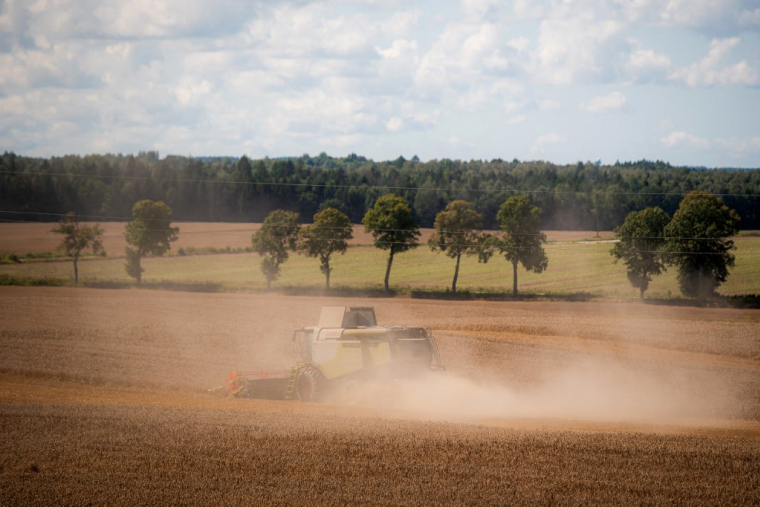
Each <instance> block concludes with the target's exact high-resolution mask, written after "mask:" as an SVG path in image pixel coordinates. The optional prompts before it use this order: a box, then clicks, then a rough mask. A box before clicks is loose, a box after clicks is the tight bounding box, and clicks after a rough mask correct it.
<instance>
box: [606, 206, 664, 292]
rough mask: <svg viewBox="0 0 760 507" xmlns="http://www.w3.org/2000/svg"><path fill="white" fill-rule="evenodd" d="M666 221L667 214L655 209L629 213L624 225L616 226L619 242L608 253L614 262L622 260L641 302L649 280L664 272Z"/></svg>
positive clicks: (660, 209)
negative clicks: (613, 258)
mask: <svg viewBox="0 0 760 507" xmlns="http://www.w3.org/2000/svg"><path fill="white" fill-rule="evenodd" d="M669 221H670V217H669V216H668V214H667V213H665V212H664V211H663V210H662V208H659V207H656V206H655V207H648V208H644V209H643V210H641V211H632V212H630V213H629V214H628V216H627V217H625V221H624V222H623V224H622V225H621V226H619V227H615V237H616V238H617V239H618V242H617V243H615V246H613V247H612V250H610V254H611V255H612V256H613V257H615V262H617V261H623V263H624V264H625V266H626V271H627V273H628V281H630V282H631V285H633V286H634V287H636V288H638V289H639V297H640V298H641V299H644V292H646V290H647V289H648V288H649V282H651V281H652V277H653V276H656V275H659V274H661V273H662V272H663V271H666V266H665V258H664V252H663V247H664V246H665V227H666V226H667V225H668V222H669Z"/></svg>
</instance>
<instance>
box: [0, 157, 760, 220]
mask: <svg viewBox="0 0 760 507" xmlns="http://www.w3.org/2000/svg"><path fill="white" fill-rule="evenodd" d="M693 190H702V191H705V192H708V193H711V194H715V195H720V196H722V198H723V201H724V203H725V204H726V205H727V206H729V207H730V208H731V209H733V210H735V211H736V213H737V215H738V216H739V217H740V218H741V226H742V228H744V229H758V228H760V211H758V210H760V171H757V170H751V171H747V170H728V169H721V170H717V169H716V170H704V169H697V168H688V167H674V166H671V165H670V164H667V163H664V162H659V161H657V162H652V161H646V160H642V161H638V162H626V163H615V164H613V165H596V164H592V163H582V162H578V163H576V164H568V165H556V164H551V163H549V162H544V161H518V160H512V161H505V160H500V159H495V160H491V161H481V160H470V161H461V160H449V159H441V160H430V161H427V162H421V161H419V160H418V159H417V158H416V157H413V158H412V159H410V160H406V159H404V158H403V157H399V158H398V159H396V160H392V161H380V162H377V161H373V160H370V159H367V158H365V157H361V156H358V155H355V154H351V155H349V156H347V157H329V156H327V155H326V154H324V153H323V154H320V155H319V156H308V155H303V156H301V157H292V158H283V159H268V158H265V159H258V160H251V159H249V158H248V157H245V156H243V157H240V158H239V159H238V158H234V159H233V158H227V157H218V158H213V157H211V158H208V157H207V158H194V157H180V156H168V157H164V158H160V157H159V156H158V153H157V152H141V153H138V154H137V155H85V156H78V155H67V156H63V157H51V158H36V157H24V156H19V155H16V154H14V153H8V152H6V153H4V154H3V155H2V157H0V202H2V209H1V210H0V211H2V212H3V213H2V215H1V216H0V218H3V219H6V220H26V221H28V220H36V221H52V220H55V219H56V218H55V217H56V215H63V214H65V213H67V212H68V211H69V210H72V209H75V210H77V211H78V213H79V215H80V217H81V218H82V219H84V220H89V219H92V220H95V219H100V220H107V219H109V218H110V219H112V220H118V219H123V218H124V217H128V216H129V215H130V213H131V210H132V206H133V204H134V203H135V202H137V201H139V200H141V199H150V200H153V201H162V202H164V203H166V204H167V205H168V206H170V207H171V209H172V210H173V212H174V217H175V219H176V220H182V221H243V222H261V221H263V220H264V219H265V218H266V216H267V215H268V214H269V212H271V211H272V210H275V209H283V210H285V211H290V212H294V213H297V214H298V216H299V219H300V220H301V221H302V222H306V221H308V220H310V219H311V217H313V216H314V214H315V213H317V212H319V211H321V210H323V209H325V208H328V207H331V208H335V209H337V210H339V211H341V212H342V213H344V214H346V215H347V216H348V217H349V220H350V221H351V222H352V223H358V222H360V221H361V220H362V219H363V217H364V216H365V214H366V213H367V211H368V210H369V209H370V208H372V207H373V206H374V203H375V202H376V201H377V199H378V198H379V197H380V196H382V195H385V194H388V193H393V194H395V195H398V196H399V197H402V198H403V199H404V201H405V202H406V203H407V204H408V205H409V207H410V209H411V212H412V217H413V219H414V220H415V221H416V222H417V223H418V224H419V225H420V226H422V227H432V226H433V225H434V222H435V219H436V216H437V213H438V212H439V211H440V210H441V209H443V208H444V207H445V206H446V204H447V203H450V202H453V201H457V200H461V201H467V202H470V203H471V205H472V208H473V209H474V210H475V211H476V212H477V213H479V214H481V215H482V216H483V226H484V227H485V228H486V229H494V228H497V227H498V226H499V220H498V218H497V214H498V212H499V209H500V206H501V205H502V203H504V202H505V201H506V200H507V199H508V198H509V197H512V196H515V195H526V196H529V200H530V203H531V204H532V205H534V206H537V207H539V208H541V209H542V210H543V213H542V214H541V219H540V227H541V228H542V229H549V230H573V229H575V230H600V229H602V230H609V229H611V228H613V227H615V226H617V225H619V224H621V223H622V222H623V220H624V218H625V217H626V216H627V215H628V214H629V213H630V212H631V211H636V210H642V209H644V208H646V207H659V208H661V209H662V210H663V211H665V212H666V213H667V214H668V215H669V216H672V215H673V214H674V213H675V212H676V210H677V208H678V205H679V203H680V201H681V199H682V198H683V197H684V196H685V195H686V194H688V193H689V192H691V191H693ZM45 213H47V214H48V215H45ZM89 217H92V218H89Z"/></svg>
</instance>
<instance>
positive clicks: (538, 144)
mask: <svg viewBox="0 0 760 507" xmlns="http://www.w3.org/2000/svg"><path fill="white" fill-rule="evenodd" d="M566 141H567V140H566V139H565V138H564V137H562V136H561V135H559V134H557V133H556V132H549V133H548V134H543V135H540V136H538V137H537V138H536V140H535V141H534V142H533V146H531V148H530V151H532V152H533V153H540V152H542V151H543V149H544V148H545V147H547V146H552V145H557V144H563V143H565V142H566Z"/></svg>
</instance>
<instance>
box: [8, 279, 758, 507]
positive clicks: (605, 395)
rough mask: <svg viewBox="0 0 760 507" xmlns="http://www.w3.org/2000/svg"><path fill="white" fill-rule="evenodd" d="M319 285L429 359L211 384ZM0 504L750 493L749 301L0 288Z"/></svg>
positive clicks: (270, 338) (264, 359) (287, 349)
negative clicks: (276, 389) (329, 382)
mask: <svg viewBox="0 0 760 507" xmlns="http://www.w3.org/2000/svg"><path fill="white" fill-rule="evenodd" d="M323 304H373V305H374V306H375V307H376V310H377V313H378V318H379V320H380V323H385V324H404V325H420V326H428V327H430V328H432V329H433V330H434V332H435V334H436V336H437V338H438V341H439V345H440V347H441V351H442V355H443V358H444V361H445V363H446V364H447V367H448V373H447V374H446V376H445V377H442V378H434V379H429V380H425V381H422V382H421V383H420V384H418V385H409V386H403V388H402V391H401V392H399V391H397V390H395V388H394V389H393V390H390V391H389V390H388V388H387V387H386V386H368V393H369V394H368V395H367V396H366V397H364V398H361V399H359V400H356V401H354V402H352V403H350V404H347V403H341V402H340V400H336V401H333V402H330V403H325V404H305V403H301V402H284V401H265V400H241V399H231V398H227V397H224V396H220V395H213V394H208V393H207V392H206V390H207V389H208V388H212V387H216V386H218V385H221V384H222V383H223V380H224V378H225V376H226V373H227V371H229V370H230V369H256V368H285V367H288V366H289V365H290V364H291V363H292V361H293V358H294V355H293V351H292V350H291V343H290V340H289V337H290V331H291V330H292V329H295V328H298V327H301V326H303V325H311V324H313V323H314V322H316V320H317V317H318V314H319V309H320V307H321V306H322V305H323ZM0 344H2V347H3V351H4V352H3V354H2V355H0V433H1V434H2V439H1V440H0V504H2V505H16V504H29V503H33V504H51V503H57V504H83V503H89V502H92V503H96V504H110V505H134V504H198V503H215V504H229V503H236V504H304V503H314V504H329V505H335V504H395V505H403V504H408V505H431V504H452V503H453V504H536V503H539V504H541V503H546V504H548V503H559V504H582V503H583V504H589V503H590V504H599V503H618V504H619V503H627V504H630V503H659V504H661V503H679V504H712V505H714V504H727V503H738V504H757V503H758V502H760V311H757V310H726V309H692V308H682V307H679V308H675V307H664V306H649V305H643V304H638V303H636V304H623V303H552V302H542V303H487V302H465V303H462V302H436V301H417V300H405V299H401V298H396V299H377V300H345V299H339V298H332V299H324V300H323V299H318V298H308V297H286V296H277V295H274V296H269V295H251V294H210V295H208V294H196V293H168V292H161V291H140V290H121V291H115V290H94V289H71V288H24V287H3V288H1V289H0Z"/></svg>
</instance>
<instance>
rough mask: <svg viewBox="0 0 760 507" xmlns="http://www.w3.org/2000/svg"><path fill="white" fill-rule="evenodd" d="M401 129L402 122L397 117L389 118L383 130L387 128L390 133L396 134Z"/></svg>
mask: <svg viewBox="0 0 760 507" xmlns="http://www.w3.org/2000/svg"><path fill="white" fill-rule="evenodd" d="M403 127H404V120H402V119H401V118H399V117H398V116H394V117H393V118H389V119H388V121H386V122H385V128H387V129H388V130H389V131H391V132H398V131H399V130H401V129H402V128H403Z"/></svg>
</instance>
